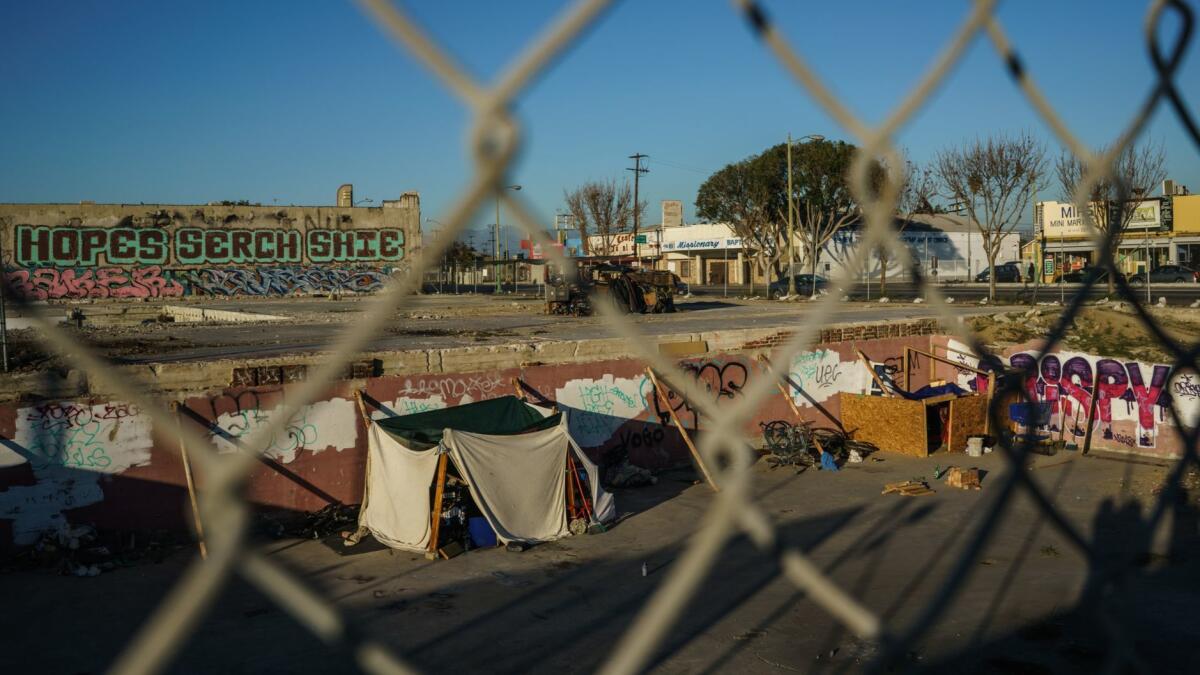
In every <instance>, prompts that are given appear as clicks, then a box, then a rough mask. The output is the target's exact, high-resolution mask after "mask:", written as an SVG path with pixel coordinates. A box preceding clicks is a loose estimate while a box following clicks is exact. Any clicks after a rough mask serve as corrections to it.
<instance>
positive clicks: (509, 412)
mask: <svg viewBox="0 0 1200 675" xmlns="http://www.w3.org/2000/svg"><path fill="white" fill-rule="evenodd" d="M561 417H562V413H554V414H553V415H550V416H549V417H542V414H541V413H540V412H538V410H537V409H536V408H534V407H533V406H530V405H526V404H525V402H524V401H522V400H521V399H519V398H517V397H516V396H501V397H500V398H493V399H489V400H487V401H479V402H477V403H468V404H466V405H460V406H455V407H453V408H443V409H441V410H428V411H425V412H421V413H415V414H413V415H402V416H399V417H388V418H385V419H381V420H377V421H376V422H377V423H378V424H379V427H380V428H381V429H383V430H384V431H386V432H387V433H389V434H391V435H392V436H394V437H396V438H397V439H399V440H402V441H405V442H407V443H409V444H413V443H419V444H425V445H437V444H438V443H440V442H441V441H442V433H443V432H444V431H445V430H446V429H454V430H455V431H466V432H470V433H475V434H491V435H494V436H509V435H512V434H522V433H525V432H527V431H540V430H542V429H549V428H551V427H556V426H558V424H559V419H560V418H561Z"/></svg>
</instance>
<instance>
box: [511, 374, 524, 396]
mask: <svg viewBox="0 0 1200 675" xmlns="http://www.w3.org/2000/svg"><path fill="white" fill-rule="evenodd" d="M512 384H513V389H515V390H516V392H517V398H519V399H521V400H522V401H524V400H525V390H524V389H522V388H521V380H519V379H517V378H515V377H514V378H513V379H512Z"/></svg>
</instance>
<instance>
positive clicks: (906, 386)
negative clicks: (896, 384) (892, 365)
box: [900, 347, 912, 391]
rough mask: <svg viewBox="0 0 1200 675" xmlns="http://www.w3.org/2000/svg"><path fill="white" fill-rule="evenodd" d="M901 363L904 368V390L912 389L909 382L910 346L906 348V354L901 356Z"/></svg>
mask: <svg viewBox="0 0 1200 675" xmlns="http://www.w3.org/2000/svg"><path fill="white" fill-rule="evenodd" d="M900 365H901V367H903V368H904V391H912V389H911V388H910V386H909V382H908V347H905V348H904V354H903V355H902V356H901V357H900Z"/></svg>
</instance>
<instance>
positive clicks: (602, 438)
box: [554, 375, 653, 448]
mask: <svg viewBox="0 0 1200 675" xmlns="http://www.w3.org/2000/svg"><path fill="white" fill-rule="evenodd" d="M647 382H648V379H647V378H646V377H645V376H642V377H636V378H626V377H618V378H614V377H613V376H612V375H605V376H604V377H602V378H600V379H599V380H591V379H581V380H569V381H567V382H566V383H565V384H564V385H563V386H562V387H560V388H558V389H556V390H555V391H554V399H555V401H557V402H558V405H559V407H560V408H562V409H563V410H566V411H567V425H568V426H569V427H570V429H571V436H572V437H573V438H574V439H575V442H576V443H578V444H579V445H580V446H581V447H585V448H594V447H598V446H601V445H604V444H605V443H607V442H608V440H609V439H610V438H612V436H613V434H615V433H616V432H617V429H619V428H620V427H621V425H622V424H625V423H626V422H628V421H629V420H631V419H636V418H637V417H640V416H641V415H643V414H644V413H645V412H646V409H647V407H648V406H647V405H646V396H647V395H649V392H651V391H652V389H653V388H652V387H651V386H650V385H649V384H648V383H647ZM643 385H644V386H643Z"/></svg>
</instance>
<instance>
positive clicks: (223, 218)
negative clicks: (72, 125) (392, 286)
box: [0, 193, 421, 300]
mask: <svg viewBox="0 0 1200 675" xmlns="http://www.w3.org/2000/svg"><path fill="white" fill-rule="evenodd" d="M420 222H421V221H420V200H419V198H418V197H417V195H416V194H415V193H409V194H405V195H404V196H403V197H402V198H401V199H399V200H394V201H388V200H385V202H384V205H383V206H382V207H377V208H358V207H340V208H334V207H264V206H212V205H210V206H162V205H154V206H148V205H138V206H132V205H103V204H101V205H97V204H85V205H45V204H38V205H35V204H6V205H0V226H2V230H3V232H2V236H3V245H4V253H5V259H4V261H3V262H4V283H5V284H6V285H7V286H8V289H9V291H10V292H11V293H12V294H13V295H14V296H16V297H21V298H28V299H31V300H72V299H86V298H155V297H178V296H182V295H286V294H297V293H298V294H306V293H331V292H335V293H370V292H374V291H377V290H379V289H380V288H381V287H382V286H383V284H384V283H385V282H386V280H387V279H388V277H389V276H390V275H392V274H394V273H396V272H398V271H403V270H404V269H406V267H407V264H408V263H407V261H408V260H409V259H410V258H411V257H412V255H413V253H414V250H413V249H412V247H414V246H419V245H420V240H421V238H420Z"/></svg>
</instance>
